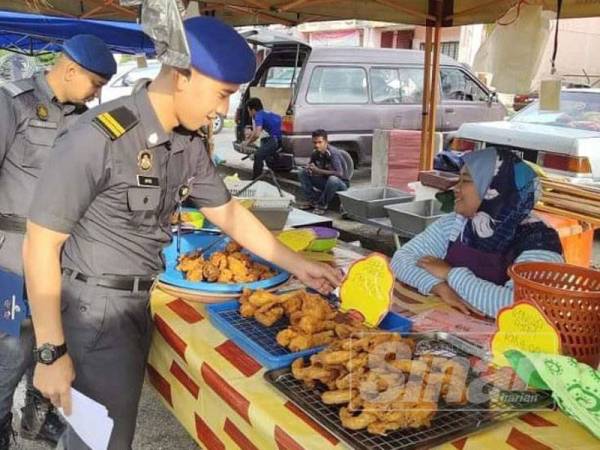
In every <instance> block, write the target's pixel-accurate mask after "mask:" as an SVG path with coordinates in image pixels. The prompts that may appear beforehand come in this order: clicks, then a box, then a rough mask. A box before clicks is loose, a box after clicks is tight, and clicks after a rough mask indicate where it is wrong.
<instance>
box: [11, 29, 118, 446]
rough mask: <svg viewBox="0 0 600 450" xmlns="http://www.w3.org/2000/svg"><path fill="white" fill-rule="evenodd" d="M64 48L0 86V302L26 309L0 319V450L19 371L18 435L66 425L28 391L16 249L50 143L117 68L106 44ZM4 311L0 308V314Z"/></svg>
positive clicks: (50, 437)
mask: <svg viewBox="0 0 600 450" xmlns="http://www.w3.org/2000/svg"><path fill="white" fill-rule="evenodd" d="M63 50H64V51H63V52H62V54H61V55H60V56H58V59H57V61H56V63H55V64H54V66H53V67H52V68H51V69H50V70H49V71H48V72H46V73H44V72H40V73H37V74H35V75H34V76H33V77H32V78H28V79H23V80H17V81H9V82H7V83H5V84H3V85H2V87H0V114H1V115H2V119H1V120H0V277H2V278H1V280H0V303H1V301H3V300H4V299H7V298H14V299H15V303H16V305H15V307H17V306H18V307H19V309H20V310H21V311H22V312H23V314H22V315H13V316H11V318H10V319H9V320H0V450H5V449H7V448H8V445H9V441H10V439H11V435H12V433H11V430H12V415H11V408H12V403H13V394H14V392H15V389H16V387H17V385H18V384H19V382H20V380H21V378H22V377H23V375H24V374H27V393H26V397H25V407H24V408H23V410H22V412H23V414H22V418H21V433H20V435H21V436H22V437H25V438H29V439H41V440H45V441H48V442H50V443H52V444H56V442H57V439H58V437H59V435H60V434H61V433H62V431H63V428H64V426H63V424H62V423H61V421H60V420H59V419H58V416H57V415H56V413H55V412H54V410H53V408H52V405H51V404H50V402H49V401H48V400H46V399H45V398H44V397H43V396H42V395H41V394H40V393H39V392H37V391H36V390H35V389H34V388H33V380H32V377H31V375H30V374H31V370H32V369H33V366H34V363H33V361H32V354H33V346H34V335H33V327H32V324H31V320H30V319H29V318H27V317H26V314H25V313H24V311H26V310H27V308H26V301H25V298H26V297H25V295H24V288H23V286H24V284H23V278H22V275H23V261H22V258H21V255H22V251H21V247H22V244H23V235H24V233H25V222H26V216H27V213H28V210H29V204H30V202H31V199H32V198H33V196H34V193H33V191H34V188H35V184H36V182H37V180H38V177H39V175H40V172H41V170H42V168H43V166H44V165H45V164H46V161H47V159H48V158H49V157H50V155H51V154H52V146H53V145H54V141H55V139H56V138H57V136H58V135H59V134H60V133H61V130H62V129H63V128H65V127H67V126H69V124H71V123H72V122H74V121H75V120H76V119H77V118H78V117H79V115H80V114H81V113H82V112H84V111H85V110H86V109H87V108H86V107H85V102H86V101H88V100H90V99H92V98H93V97H95V96H96V95H97V93H98V91H99V90H100V88H101V87H102V86H103V85H104V84H105V83H106V82H107V81H108V80H109V79H110V77H111V76H112V75H113V74H114V73H115V69H116V64H115V60H114V58H113V56H112V54H111V52H110V50H109V49H108V47H107V46H106V45H105V44H104V43H103V42H102V41H101V40H100V39H98V38H97V37H94V36H89V35H78V36H74V37H72V38H71V39H69V40H68V41H66V42H65V44H64V47H63ZM80 145H85V143H84V142H82V143H81V144H80ZM67 176H68V175H67ZM8 279H13V280H18V281H15V283H14V285H15V286H18V288H16V289H14V290H12V289H10V287H9V286H10V285H11V283H7V282H6V280H8ZM3 312H4V310H3V309H2V305H0V316H3ZM2 319H4V317H2ZM21 319H25V320H24V321H22V320H21Z"/></svg>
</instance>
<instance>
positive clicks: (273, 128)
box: [254, 109, 281, 139]
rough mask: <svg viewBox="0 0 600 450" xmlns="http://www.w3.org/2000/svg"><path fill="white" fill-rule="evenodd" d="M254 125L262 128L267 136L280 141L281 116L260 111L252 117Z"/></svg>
mask: <svg viewBox="0 0 600 450" xmlns="http://www.w3.org/2000/svg"><path fill="white" fill-rule="evenodd" d="M254 125H255V126H257V127H262V128H263V130H265V131H266V132H267V133H269V136H271V137H274V138H277V139H281V116H280V115H278V114H275V113H272V112H270V111H265V110H264V109H261V110H260V111H257V112H256V116H254Z"/></svg>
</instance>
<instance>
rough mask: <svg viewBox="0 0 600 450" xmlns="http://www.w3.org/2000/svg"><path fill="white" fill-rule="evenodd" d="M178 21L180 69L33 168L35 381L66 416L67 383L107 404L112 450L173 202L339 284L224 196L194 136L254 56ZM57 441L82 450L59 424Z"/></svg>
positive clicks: (28, 252)
mask: <svg viewBox="0 0 600 450" xmlns="http://www.w3.org/2000/svg"><path fill="white" fill-rule="evenodd" d="M184 27H185V30H186V36H187V40H188V44H189V48H190V54H191V66H192V67H191V69H190V70H189V71H188V70H181V69H176V68H173V67H169V66H163V68H162V69H161V72H160V74H159V75H158V76H157V78H156V79H155V80H154V81H152V82H151V83H150V84H148V85H146V86H142V87H141V88H140V89H138V90H137V92H135V93H134V94H133V95H131V96H129V97H122V98H120V99H117V100H115V101H113V102H110V103H107V104H105V105H103V106H100V107H98V108H95V109H93V110H91V111H89V112H88V113H87V114H84V115H83V116H82V117H81V118H80V120H79V121H78V122H77V124H75V125H74V126H72V127H70V128H69V129H68V130H67V132H66V133H65V134H64V135H63V136H62V137H61V138H60V139H59V140H58V141H57V143H56V145H55V148H54V152H53V158H52V159H51V160H50V161H49V163H48V164H47V165H46V168H45V169H44V172H43V173H42V176H41V178H40V182H39V184H38V188H37V190H36V194H35V200H34V201H33V203H32V206H31V208H30V214H29V220H28V223H27V237H26V242H25V245H24V257H25V272H26V276H27V288H28V293H29V299H30V303H31V309H32V317H33V323H34V328H35V336H36V344H37V349H36V352H35V354H36V359H37V361H38V364H37V366H36V371H35V377H34V383H35V385H36V386H37V387H38V389H40V391H41V392H42V393H44V395H46V396H47V397H48V398H50V399H51V401H52V403H53V404H54V405H55V406H61V407H63V408H64V409H65V411H66V413H67V414H68V413H69V412H70V409H71V393H70V392H71V386H73V387H74V388H75V389H77V390H79V391H81V392H83V393H84V394H85V395H87V396H88V397H90V398H92V399H94V400H95V401H97V402H99V403H101V404H103V405H104V406H106V408H107V409H108V413H109V415H110V417H112V418H113V420H114V429H113V431H112V435H111V438H110V443H109V449H111V450H126V449H129V448H131V442H132V440H133V437H134V432H135V423H136V415H137V406H138V402H139V397H140V393H141V388H142V383H143V379H144V369H145V365H146V358H147V354H148V350H149V346H150V337H151V332H152V318H151V316H150V312H149V308H148V300H149V291H150V289H151V287H152V283H153V280H154V278H155V277H156V275H157V274H158V273H160V272H161V271H162V270H163V269H164V268H163V264H162V260H161V257H160V254H161V250H162V248H163V247H164V246H165V245H167V244H168V243H169V242H170V241H171V237H172V236H171V223H170V218H171V215H172V213H173V212H174V210H175V208H176V206H177V202H178V201H180V200H181V199H182V198H185V197H188V200H190V201H191V202H192V203H194V204H195V205H196V206H197V207H198V208H200V209H201V210H202V212H203V214H204V215H205V216H206V217H207V218H208V219H209V220H210V221H211V222H212V223H214V224H215V225H217V226H218V227H219V228H220V229H221V230H223V231H224V232H225V233H227V234H228V235H230V236H231V237H232V238H233V239H235V240H236V241H238V242H239V243H240V244H241V245H242V246H244V247H246V248H247V249H248V250H250V251H251V252H253V253H255V254H257V255H259V256H261V257H263V258H264V259H267V260H270V261H272V262H274V263H275V264H277V265H279V266H280V267H282V268H284V269H286V270H288V271H290V272H291V273H293V274H295V275H296V276H297V277H298V278H299V279H300V280H302V281H303V282H304V283H306V284H307V285H309V286H312V287H313V288H315V289H319V290H322V291H329V290H331V289H332V288H333V286H335V285H337V284H338V283H339V282H340V274H339V273H338V272H336V271H334V270H333V269H332V268H331V267H330V266H327V265H323V264H319V263H314V262H309V261H306V260H304V259H303V258H302V257H301V256H300V255H299V254H297V253H295V252H293V251H291V250H289V249H288V248H287V247H284V246H283V245H282V244H280V243H279V241H277V239H275V237H274V236H273V234H271V233H270V232H269V231H268V230H267V229H266V228H265V227H264V226H263V225H262V224H261V222H260V221H258V220H257V219H256V217H255V216H254V215H253V214H252V213H251V212H249V211H248V210H247V209H246V208H244V207H243V206H242V205H241V204H239V203H238V202H237V201H236V200H235V199H232V198H231V196H230V194H229V192H228V190H227V189H226V187H225V185H224V184H223V181H222V180H221V178H220V177H219V176H218V174H217V171H216V168H215V166H214V164H213V163H212V161H211V160H210V156H209V155H208V153H207V151H206V149H205V148H204V145H203V144H202V139H201V137H200V136H199V135H198V133H197V130H198V129H199V128H200V127H201V126H204V125H208V124H210V122H211V120H212V119H213V118H214V117H215V116H216V115H217V114H221V115H225V114H226V113H227V107H228V101H229V96H230V95H231V94H233V93H234V92H235V91H236V90H237V89H238V88H239V85H240V84H242V83H245V82H248V81H249V80H250V79H251V78H252V77H253V75H254V70H255V58H254V54H253V53H252V51H251V50H250V48H249V47H248V44H247V43H246V41H245V40H244V39H243V38H242V37H241V36H240V35H239V34H238V33H237V32H236V31H235V30H234V29H233V28H231V27H229V26H227V25H225V24H223V23H221V22H219V21H218V20H216V19H214V18H210V17H194V18H192V19H188V20H186V21H185V22H184ZM190 99H192V100H191V101H190ZM82 143H85V145H81V144H82ZM65 173H68V174H69V176H65ZM61 309H62V312H61ZM63 443H64V445H65V447H66V448H67V449H68V450H72V449H86V448H87V447H86V446H85V444H84V443H83V442H82V441H81V440H80V439H79V438H78V436H77V435H76V434H75V433H74V432H73V431H72V430H71V429H67V432H66V433H65V437H64V438H63Z"/></svg>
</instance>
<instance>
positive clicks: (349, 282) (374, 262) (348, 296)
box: [340, 253, 394, 327]
mask: <svg viewBox="0 0 600 450" xmlns="http://www.w3.org/2000/svg"><path fill="white" fill-rule="evenodd" d="M393 289H394V274H393V272H392V270H391V269H390V266H389V264H388V259H387V258H386V257H385V256H384V255H381V254H379V253H373V254H371V255H369V256H368V257H366V258H364V259H360V260H358V261H356V262H355V263H354V264H352V265H351V266H350V269H349V270H348V274H347V275H346V278H345V279H344V281H343V282H342V285H341V287H340V309H341V310H342V311H344V312H348V313H350V314H354V315H358V316H361V317H362V318H363V319H364V320H363V321H364V323H365V325H367V326H370V327H376V326H377V325H379V322H381V321H382V320H383V318H384V317H385V316H386V314H387V313H388V312H389V310H390V305H391V303H392V292H393Z"/></svg>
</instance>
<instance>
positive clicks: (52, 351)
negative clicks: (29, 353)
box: [33, 344, 67, 366]
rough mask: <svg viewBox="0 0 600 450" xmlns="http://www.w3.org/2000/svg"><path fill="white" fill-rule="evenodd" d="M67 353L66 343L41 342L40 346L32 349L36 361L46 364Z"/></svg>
mask: <svg viewBox="0 0 600 450" xmlns="http://www.w3.org/2000/svg"><path fill="white" fill-rule="evenodd" d="M66 353H67V344H62V345H52V344H43V345H42V346H41V347H38V348H36V349H35V350H33V357H34V358H35V362H36V363H41V364H46V365H47V366H49V365H50V364H52V363H53V362H54V361H56V360H57V359H58V358H60V357H61V356H63V355H64V354H66Z"/></svg>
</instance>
